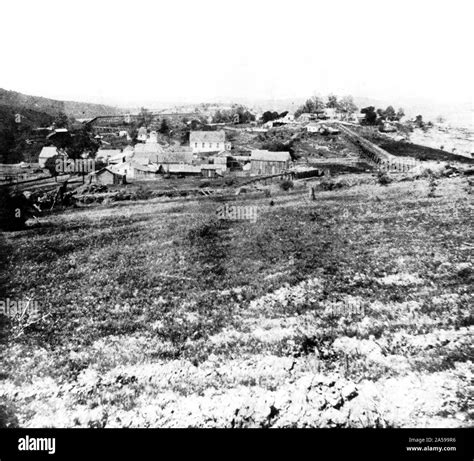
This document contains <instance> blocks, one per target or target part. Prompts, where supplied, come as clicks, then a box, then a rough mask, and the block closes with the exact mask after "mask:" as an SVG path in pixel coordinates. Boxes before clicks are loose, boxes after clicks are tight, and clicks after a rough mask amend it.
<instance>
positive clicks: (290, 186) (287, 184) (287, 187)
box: [280, 179, 293, 191]
mask: <svg viewBox="0 0 474 461" xmlns="http://www.w3.org/2000/svg"><path fill="white" fill-rule="evenodd" d="M280 189H281V190H284V191H287V190H290V189H293V181H291V180H289V179H285V180H284V181H282V182H281V183H280Z"/></svg>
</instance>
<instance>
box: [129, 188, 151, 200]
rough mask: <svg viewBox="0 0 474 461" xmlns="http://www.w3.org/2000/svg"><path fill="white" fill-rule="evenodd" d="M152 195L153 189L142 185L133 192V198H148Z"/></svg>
mask: <svg viewBox="0 0 474 461" xmlns="http://www.w3.org/2000/svg"><path fill="white" fill-rule="evenodd" d="M151 195H152V191H151V190H149V189H145V188H144V187H142V186H140V187H139V188H138V189H137V190H136V191H135V192H134V193H133V194H132V199H133V200H148V199H149V198H150V197H151Z"/></svg>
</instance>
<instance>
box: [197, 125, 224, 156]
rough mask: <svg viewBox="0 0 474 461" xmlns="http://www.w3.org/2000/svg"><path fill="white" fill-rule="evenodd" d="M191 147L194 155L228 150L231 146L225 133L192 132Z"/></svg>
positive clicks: (222, 131) (221, 131)
mask: <svg viewBox="0 0 474 461" xmlns="http://www.w3.org/2000/svg"><path fill="white" fill-rule="evenodd" d="M189 146H190V147H191V149H192V151H193V153H201V152H219V151H222V150H227V149H228V147H229V145H228V144H227V143H226V142H225V131H224V130H219V131H191V133H189Z"/></svg>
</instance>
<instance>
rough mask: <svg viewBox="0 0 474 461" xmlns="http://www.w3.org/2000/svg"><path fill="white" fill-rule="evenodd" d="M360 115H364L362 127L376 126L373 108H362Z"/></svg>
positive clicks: (375, 114)
mask: <svg viewBox="0 0 474 461" xmlns="http://www.w3.org/2000/svg"><path fill="white" fill-rule="evenodd" d="M360 113H361V114H365V118H364V120H363V121H362V123H363V124H364V125H376V124H377V113H376V112H375V107H374V106H368V107H364V108H363V109H361V111H360Z"/></svg>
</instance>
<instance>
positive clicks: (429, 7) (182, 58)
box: [0, 0, 474, 105]
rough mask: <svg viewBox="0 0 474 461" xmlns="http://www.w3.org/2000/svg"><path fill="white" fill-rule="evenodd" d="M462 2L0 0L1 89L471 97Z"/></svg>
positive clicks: (122, 96) (191, 96)
mask: <svg viewBox="0 0 474 461" xmlns="http://www.w3.org/2000/svg"><path fill="white" fill-rule="evenodd" d="M473 3H474V2H472V1H471V0H468V1H465V0H450V1H438V0H430V1H425V0H410V1H407V0H396V1H391V2H388V1H385V2H383V1H380V0H378V1H372V0H357V1H355V0H351V1H349V0H348V1H342V0H330V1H329V0H326V1H318V0H285V1H281V0H238V1H233V2H230V1H225V0H218V1H217V0H195V1H189V0H172V1H171V0H168V1H166V2H163V1H156V0H154V1H147V0H134V1H133V2H130V1H122V0H114V1H103V0H93V1H90V0H82V1H81V2H65V1H64V0H61V1H56V0H42V1H37V0H36V1H22V0H16V1H9V2H3V4H2V6H1V9H0V11H1V15H2V16H3V18H2V19H3V20H2V26H1V28H0V39H1V43H2V47H1V54H2V58H1V63H2V64H1V69H0V88H5V89H8V90H15V91H20V92H23V93H26V94H32V95H37V96H45V97H50V98H54V99H66V100H80V101H88V102H101V103H112V104H117V105H136V104H145V105H146V104H147V103H149V104H151V103H152V102H155V101H161V102H175V103H176V102H182V103H185V102H205V101H218V100H223V101H224V100H231V99H232V98H255V99H286V98H301V97H309V96H311V95H314V94H321V95H326V94H329V93H334V94H337V95H346V94H352V95H354V96H363V97H370V98H375V99H383V100H393V101H397V100H407V99H424V100H428V101H431V100H432V101H437V102H453V103H454V102H466V101H471V102H472V99H473V88H472V87H473V85H472V82H473V77H474V75H473V64H472V45H473V36H472V17H473V14H472V13H473V8H472V7H471V6H470V5H471V4H473ZM394 104H395V103H394Z"/></svg>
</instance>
